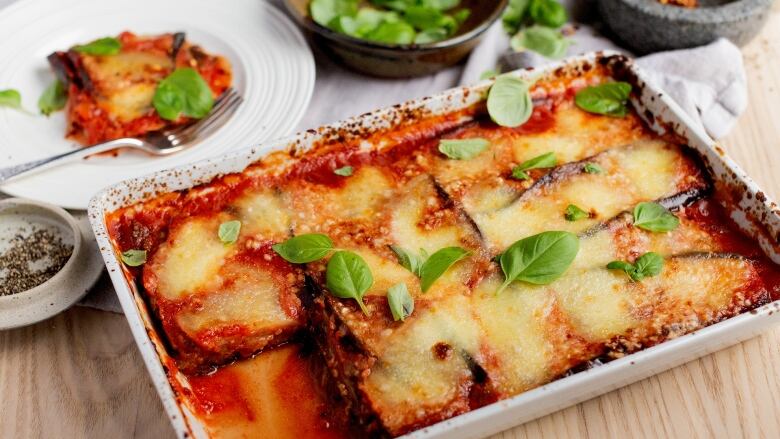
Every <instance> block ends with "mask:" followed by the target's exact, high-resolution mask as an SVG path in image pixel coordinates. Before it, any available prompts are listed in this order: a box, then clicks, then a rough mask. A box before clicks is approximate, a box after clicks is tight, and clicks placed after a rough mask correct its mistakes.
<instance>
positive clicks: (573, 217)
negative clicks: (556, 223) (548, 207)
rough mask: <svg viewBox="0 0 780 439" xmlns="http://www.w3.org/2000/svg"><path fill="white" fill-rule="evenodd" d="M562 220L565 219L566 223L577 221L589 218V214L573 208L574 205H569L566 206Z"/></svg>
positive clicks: (575, 207)
mask: <svg viewBox="0 0 780 439" xmlns="http://www.w3.org/2000/svg"><path fill="white" fill-rule="evenodd" d="M563 216H564V218H566V221H577V220H581V219H585V218H590V214H589V213H588V212H586V211H584V210H582V209H580V208H579V207H577V206H575V205H574V204H569V205H568V206H566V212H565V213H564V215H563Z"/></svg>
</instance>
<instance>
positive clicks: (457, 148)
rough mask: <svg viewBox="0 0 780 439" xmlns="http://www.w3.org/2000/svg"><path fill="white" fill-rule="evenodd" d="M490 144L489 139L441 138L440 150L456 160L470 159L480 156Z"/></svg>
mask: <svg viewBox="0 0 780 439" xmlns="http://www.w3.org/2000/svg"><path fill="white" fill-rule="evenodd" d="M488 146H490V142H489V141H488V140H487V139H482V138H473V139H441V140H440V141H439V152H441V153H442V154H444V155H446V156H447V157H449V158H451V159H455V160H468V159H473V158H474V157H476V156H478V155H479V154H480V153H481V152H482V151H484V150H485V149H487V147H488Z"/></svg>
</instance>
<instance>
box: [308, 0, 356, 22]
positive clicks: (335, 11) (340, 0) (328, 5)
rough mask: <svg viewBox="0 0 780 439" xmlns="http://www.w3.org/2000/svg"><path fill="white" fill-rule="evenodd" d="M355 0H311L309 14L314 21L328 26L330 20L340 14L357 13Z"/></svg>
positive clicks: (351, 14) (349, 14)
mask: <svg viewBox="0 0 780 439" xmlns="http://www.w3.org/2000/svg"><path fill="white" fill-rule="evenodd" d="M357 11H358V1H357V0H312V1H311V3H309V14H311V18H312V20H314V22H315V23H317V24H319V25H321V26H325V27H328V25H329V24H330V22H331V21H332V20H333V19H334V18H336V17H338V16H341V15H348V16H353V15H355V14H357Z"/></svg>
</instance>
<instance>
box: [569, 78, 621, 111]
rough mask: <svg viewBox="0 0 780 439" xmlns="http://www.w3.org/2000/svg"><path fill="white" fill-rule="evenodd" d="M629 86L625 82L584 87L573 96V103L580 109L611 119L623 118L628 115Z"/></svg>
mask: <svg viewBox="0 0 780 439" xmlns="http://www.w3.org/2000/svg"><path fill="white" fill-rule="evenodd" d="M630 94H631V84H629V83H627V82H607V83H605V84H601V85H594V86H590V87H585V88H583V89H582V90H580V91H578V92H577V94H575V95H574V103H575V104H576V105H577V106H578V107H580V108H581V109H583V110H585V111H587V112H589V113H596V114H603V115H606V116H612V117H624V116H625V115H627V114H628V97H629V95H630Z"/></svg>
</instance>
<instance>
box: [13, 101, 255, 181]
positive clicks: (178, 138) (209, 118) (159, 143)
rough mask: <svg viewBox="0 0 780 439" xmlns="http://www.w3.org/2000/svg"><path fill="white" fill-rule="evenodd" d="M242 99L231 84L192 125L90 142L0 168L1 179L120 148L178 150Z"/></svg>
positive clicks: (223, 117)
mask: <svg viewBox="0 0 780 439" xmlns="http://www.w3.org/2000/svg"><path fill="white" fill-rule="evenodd" d="M241 102H243V98H242V97H241V95H239V94H238V92H237V91H236V90H235V89H233V88H228V89H227V90H225V91H224V92H223V93H222V94H221V95H220V96H219V98H217V100H216V101H215V102H214V107H213V108H212V109H211V112H209V114H208V115H206V117H204V118H202V119H200V120H198V121H196V122H193V123H191V124H189V125H186V126H183V127H178V128H174V129H171V130H167V131H155V132H151V133H149V134H147V135H145V136H143V137H126V138H122V139H116V140H110V141H108V142H103V143H98V144H95V145H92V146H87V147H86V148H78V149H76V150H73V151H68V152H66V153H64V154H59V155H55V156H51V157H46V158H43V159H39V160H34V161H31V162H27V163H21V164H19V165H14V166H9V167H6V168H0V183H2V182H4V181H6V180H8V179H10V178H12V177H16V176H18V175H21V174H24V173H26V172H30V171H32V170H34V169H41V168H44V167H52V166H54V165H59V164H62V163H67V162H70V161H74V160H77V159H82V158H85V157H87V156H90V155H93V154H98V153H101V152H107V151H112V150H114V149H118V148H133V149H140V150H142V151H144V152H146V153H148V154H151V155H155V156H166V155H171V154H175V153H177V152H179V151H183V150H185V149H187V148H188V147H190V146H191V145H192V142H193V141H195V140H197V139H198V138H202V137H203V136H206V135H208V134H210V133H212V132H213V131H214V130H215V129H217V128H219V127H220V126H222V125H223V124H224V123H225V122H226V121H227V120H228V116H230V115H231V114H233V113H234V112H235V111H236V109H237V108H238V106H239V104H241Z"/></svg>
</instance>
